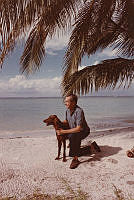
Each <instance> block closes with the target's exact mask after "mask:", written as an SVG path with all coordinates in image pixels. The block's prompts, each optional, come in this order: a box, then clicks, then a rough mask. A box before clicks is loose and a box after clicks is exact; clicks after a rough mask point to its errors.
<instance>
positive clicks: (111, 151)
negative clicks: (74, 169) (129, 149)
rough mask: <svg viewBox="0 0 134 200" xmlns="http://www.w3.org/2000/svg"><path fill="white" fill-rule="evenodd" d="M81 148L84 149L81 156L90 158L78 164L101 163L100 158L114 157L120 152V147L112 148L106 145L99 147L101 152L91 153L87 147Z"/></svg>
mask: <svg viewBox="0 0 134 200" xmlns="http://www.w3.org/2000/svg"><path fill="white" fill-rule="evenodd" d="M83 148H85V153H84V150H82V151H83V153H82V156H84V157H85V156H86V157H89V156H90V158H88V159H86V160H84V161H81V162H80V164H81V163H85V162H91V161H101V159H102V158H104V157H109V156H112V155H115V154H117V153H118V152H119V151H121V150H122V148H121V147H112V146H108V145H105V146H100V149H101V152H91V149H90V147H89V146H86V147H83ZM83 148H82V149H83ZM87 148H89V149H90V150H89V152H87Z"/></svg>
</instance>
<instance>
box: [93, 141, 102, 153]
mask: <svg viewBox="0 0 134 200" xmlns="http://www.w3.org/2000/svg"><path fill="white" fill-rule="evenodd" d="M91 148H93V149H94V150H95V151H97V152H101V149H100V147H99V146H98V145H97V143H96V142H95V141H94V142H93V143H92V144H91Z"/></svg>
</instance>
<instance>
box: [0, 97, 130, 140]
mask: <svg viewBox="0 0 134 200" xmlns="http://www.w3.org/2000/svg"><path fill="white" fill-rule="evenodd" d="M78 105H79V106H80V107H82V108H83V110H84V113H85V118H86V120H87V123H88V125H89V127H90V128H91V132H94V133H95V132H100V133H101V132H103V131H105V132H107V131H110V130H113V129H117V128H128V127H134V97H80V98H79V100H78ZM65 110H66V108H65V106H64V102H63V99H62V98H58V97H55V98H0V138H8V137H22V136H23V137H32V136H35V137H38V136H39V137H40V136H41V137H42V136H43V137H45V136H48V135H50V133H51V135H54V129H53V127H52V126H48V127H47V126H46V125H45V124H44V123H43V119H45V118H47V117H48V116H49V115H51V114H56V115H57V116H58V117H59V118H60V119H61V120H64V118H65Z"/></svg>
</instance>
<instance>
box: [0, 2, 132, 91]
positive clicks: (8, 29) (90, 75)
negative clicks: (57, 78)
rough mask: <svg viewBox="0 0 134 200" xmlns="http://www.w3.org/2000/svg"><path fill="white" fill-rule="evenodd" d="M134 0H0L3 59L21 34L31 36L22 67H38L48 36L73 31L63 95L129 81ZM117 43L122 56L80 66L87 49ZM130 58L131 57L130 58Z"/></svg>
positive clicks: (115, 46) (91, 51)
mask: <svg viewBox="0 0 134 200" xmlns="http://www.w3.org/2000/svg"><path fill="white" fill-rule="evenodd" d="M133 10H134V2H133V0H40V1H38V0H0V34H1V45H0V46H1V64H2V63H3V61H4V58H5V56H6V55H8V53H9V52H11V51H12V50H13V49H14V47H15V46H16V43H17V41H18V39H21V38H22V36H25V34H26V33H27V31H29V36H28V39H27V41H26V44H25V48H24V52H23V55H22V56H21V71H22V72H25V73H26V74H29V73H31V72H33V71H36V70H37V69H38V68H39V66H40V64H41V62H42V58H43V57H44V56H45V42H46V39H47V38H48V37H49V38H52V37H53V36H54V34H55V32H56V31H59V30H61V29H62V31H65V30H67V29H68V28H70V27H71V26H72V23H73V31H72V34H71V37H70V40H69V43H68V47H67V51H66V54H65V57H64V66H63V75H64V78H63V81H62V85H63V88H64V95H65V94H67V93H70V92H74V93H78V94H87V93H88V92H89V91H92V89H93V88H95V90H98V89H100V88H107V87H112V88H115V87H116V86H117V85H118V83H120V85H122V83H124V82H125V84H124V86H126V85H127V84H128V85H130V83H131V82H132V79H133V75H134V60H133V59H132V58H133V55H134V12H133ZM106 47H112V48H113V49H116V50H117V55H120V56H122V57H123V58H121V57H118V58H115V59H111V60H105V61H102V62H101V63H99V64H97V65H93V66H87V67H85V68H84V69H83V70H80V71H79V70H78V67H79V65H80V63H81V60H82V57H83V56H84V55H87V56H89V57H90V56H91V55H92V54H94V53H95V52H96V51H97V50H103V49H105V48H106ZM128 58H129V59H128Z"/></svg>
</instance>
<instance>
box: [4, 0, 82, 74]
mask: <svg viewBox="0 0 134 200" xmlns="http://www.w3.org/2000/svg"><path fill="white" fill-rule="evenodd" d="M81 2H83V1H82V0H55V1H53V0H43V1H38V0H30V1H29V0H11V1H8V0H5V1H4V0H1V2H0V3H1V4H0V22H1V26H0V34H1V41H2V42H1V48H2V49H1V50H2V53H1V64H2V63H3V61H4V58H5V56H6V55H7V54H8V53H9V52H10V51H11V50H13V49H14V47H15V45H16V42H15V40H16V39H17V40H18V39H21V37H22V35H23V34H24V33H26V32H27V31H29V29H30V28H31V26H34V27H35V25H37V24H38V23H40V21H42V22H43V23H42V26H43V27H44V30H47V32H48V33H49V36H51V37H52V36H53V34H54V33H55V31H56V29H57V28H60V29H61V28H64V29H65V28H66V27H67V26H69V24H70V23H71V18H72V16H73V17H74V16H75V14H76V12H77V9H78V6H79V4H80V3H81ZM69 19H70V23H69V21H68V20H69ZM35 29H36V28H35ZM15 32H16V33H15ZM33 32H34V31H33V30H32V32H31V33H30V34H29V35H32V36H34V35H35V37H36V36H37V35H36V34H33ZM29 39H30V38H29ZM34 41H35V40H34ZM44 42H45V40H44ZM29 43H30V41H29ZM27 44H28V42H27ZM27 44H26V48H28V46H29V45H27ZM24 51H25V50H24ZM26 51H28V49H27V50H26ZM26 51H25V52H26ZM39 51H40V50H39ZM39 54H40V53H39ZM39 54H38V55H39ZM22 57H23V56H22ZM24 57H25V56H24ZM31 59H32V58H31ZM21 61H22V59H21ZM29 63H31V61H30V62H29ZM37 63H39V62H37ZM40 63H41V60H40ZM27 67H28V65H27V66H26V68H27ZM30 68H31V67H30ZM37 68H38V67H37ZM33 69H35V67H33ZM30 71H31V69H30Z"/></svg>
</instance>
